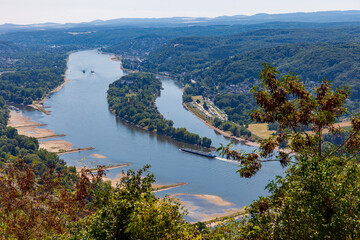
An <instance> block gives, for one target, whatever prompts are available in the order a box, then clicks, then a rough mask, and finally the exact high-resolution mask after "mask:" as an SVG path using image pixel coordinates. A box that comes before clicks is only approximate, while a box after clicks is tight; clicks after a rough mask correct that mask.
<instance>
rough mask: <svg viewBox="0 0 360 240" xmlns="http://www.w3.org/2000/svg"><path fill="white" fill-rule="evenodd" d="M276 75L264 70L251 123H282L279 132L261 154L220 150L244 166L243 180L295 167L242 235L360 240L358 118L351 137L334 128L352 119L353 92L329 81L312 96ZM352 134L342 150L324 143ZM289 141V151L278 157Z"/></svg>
mask: <svg viewBox="0 0 360 240" xmlns="http://www.w3.org/2000/svg"><path fill="white" fill-rule="evenodd" d="M277 74H278V72H277V70H276V68H275V67H273V66H271V65H267V64H263V69H262V71H261V73H260V80H261V85H260V86H259V87H257V88H254V89H253V90H252V92H253V94H254V96H255V98H256V101H257V103H258V105H259V109H258V110H256V111H254V112H253V113H252V114H251V117H252V119H253V120H256V121H257V122H263V123H264V122H265V123H278V124H279V126H278V132H277V133H276V134H275V135H273V136H271V137H269V138H268V139H265V140H263V141H261V146H260V149H259V150H258V151H255V152H253V153H242V152H238V151H234V150H232V149H231V148H230V146H226V147H222V148H220V149H219V150H221V151H222V153H223V154H224V155H226V156H227V157H228V158H233V159H236V160H238V161H239V162H240V169H239V170H238V172H239V173H240V176H242V177H251V176H253V175H254V174H256V173H257V172H258V171H259V170H260V168H261V166H262V164H263V163H265V162H267V161H279V162H280V164H281V165H282V166H288V169H287V170H286V172H285V176H284V177H277V179H276V180H275V181H273V182H272V183H270V184H269V185H268V186H267V189H268V190H269V191H270V193H271V195H270V196H268V197H261V198H260V199H259V200H258V201H256V202H254V203H253V204H252V205H251V206H250V208H249V209H248V214H249V216H248V220H247V221H246V222H245V223H244V222H242V223H239V224H238V225H237V228H238V229H237V232H239V231H240V230H239V229H241V231H244V230H247V231H245V232H246V233H247V234H244V236H247V237H249V236H250V235H249V233H251V234H252V235H251V236H252V238H257V239H259V238H266V239H269V238H270V239H272V238H275V239H284V238H286V239H357V238H359V237H360V224H359V222H360V207H359V204H358V203H359V202H360V169H359V167H358V160H359V150H360V134H359V132H360V118H359V115H356V116H353V117H352V119H351V128H350V129H349V130H346V129H341V128H340V127H336V125H335V123H336V121H337V120H339V118H340V117H341V115H342V114H343V113H345V112H346V108H345V107H344V103H345V101H346V99H347V98H348V97H349V89H348V88H339V89H335V90H332V89H331V86H330V84H329V82H328V81H326V80H324V82H323V83H322V84H321V85H320V86H319V87H318V88H316V89H315V91H314V92H313V93H310V92H308V91H306V90H305V87H304V85H303V84H302V83H301V82H300V81H299V79H298V78H297V76H296V75H292V74H289V75H285V76H282V77H281V78H280V79H277V77H276V75H277ZM307 129H311V131H307ZM345 131H348V134H347V135H346V136H348V137H347V138H346V139H345V140H344V141H343V142H342V143H341V144H338V145H334V144H332V143H330V142H326V141H325V140H324V135H325V134H333V135H337V134H340V133H342V132H345ZM286 141H288V145H287V149H286V151H278V152H276V150H277V147H279V146H280V145H281V144H283V143H284V142H286ZM234 229H235V228H234ZM234 229H233V230H234Z"/></svg>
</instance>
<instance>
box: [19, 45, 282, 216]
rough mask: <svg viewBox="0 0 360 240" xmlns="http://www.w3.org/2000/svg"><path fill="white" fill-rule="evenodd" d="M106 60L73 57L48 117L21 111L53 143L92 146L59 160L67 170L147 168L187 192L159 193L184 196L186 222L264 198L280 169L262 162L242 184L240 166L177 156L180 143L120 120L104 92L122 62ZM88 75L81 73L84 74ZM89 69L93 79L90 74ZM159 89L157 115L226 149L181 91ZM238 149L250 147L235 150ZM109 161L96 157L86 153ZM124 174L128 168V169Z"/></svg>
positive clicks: (167, 86) (166, 84)
mask: <svg viewBox="0 0 360 240" xmlns="http://www.w3.org/2000/svg"><path fill="white" fill-rule="evenodd" d="M110 57H111V55H108V54H101V53H99V52H97V51H96V50H89V51H81V52H76V53H72V54H71V55H70V57H69V60H68V70H67V72H66V78H68V79H70V80H71V81H70V82H69V83H68V84H67V85H65V87H63V88H62V89H61V90H60V91H59V92H56V93H54V94H53V95H51V98H49V99H48V101H46V102H45V105H46V106H48V107H49V110H50V111H51V115H45V114H43V113H41V112H39V111H31V110H22V112H23V115H25V116H27V117H30V118H31V119H32V120H33V121H36V122H40V123H44V124H47V126H45V128H47V129H51V130H53V131H54V132H55V133H57V134H66V136H65V137H61V138H58V139H61V140H66V141H68V142H71V143H73V144H74V147H76V148H77V147H94V148H95V149H94V150H91V151H83V152H78V153H71V154H65V155H62V156H61V158H62V159H64V160H65V161H66V162H67V163H68V165H76V166H81V165H83V164H86V165H97V164H103V165H113V164H120V163H131V164H132V165H131V166H130V167H127V168H132V169H138V168H140V167H142V166H143V165H145V164H150V165H151V171H152V172H153V173H154V174H155V176H156V179H157V182H158V183H159V184H174V183H179V182H188V183H189V184H188V185H186V186H182V187H178V188H173V189H170V190H168V191H163V192H159V193H157V194H158V195H159V196H164V195H165V194H169V195H170V194H178V193H184V194H186V195H181V196H179V198H180V199H181V200H182V201H184V202H185V203H186V206H190V207H189V216H187V217H186V219H188V220H190V221H198V220H203V219H205V218H206V217H207V216H209V215H212V214H215V213H221V212H224V211H225V210H227V209H230V208H241V207H243V206H245V205H248V204H250V203H251V202H252V201H253V200H255V199H257V198H258V196H259V195H265V194H266V193H267V192H266V191H265V190H264V187H265V186H266V184H267V183H268V182H269V180H270V179H274V177H275V176H276V175H280V174H281V173H282V169H281V167H280V166H279V164H276V163H267V164H265V165H264V167H263V169H262V170H261V172H260V173H258V174H257V175H256V176H255V177H253V178H251V179H243V178H240V177H239V174H238V173H236V170H237V169H238V167H237V164H236V163H234V162H231V161H226V160H219V159H208V158H205V157H201V156H197V155H193V154H189V153H184V152H180V151H179V147H181V146H183V145H184V144H183V143H179V142H176V141H173V140H171V139H169V138H166V137H163V136H158V135H156V134H153V133H149V132H147V131H144V130H141V129H139V128H137V127H134V126H132V125H129V124H127V123H126V122H123V121H121V120H119V119H117V118H116V117H115V116H114V115H113V114H112V113H111V112H110V111H109V109H108V104H107V100H106V91H107V89H108V85H109V84H110V83H112V82H113V81H115V80H117V79H119V78H120V77H121V76H122V75H124V73H123V72H122V70H121V69H120V62H116V61H112V60H110ZM83 70H85V73H83ZM91 71H94V73H91ZM162 83H163V90H162V91H161V95H160V97H159V98H158V99H157V100H156V104H157V106H158V109H159V111H160V112H161V113H162V114H163V115H164V116H165V117H166V118H167V119H171V120H173V121H174V126H175V127H186V128H187V129H188V130H189V131H191V132H194V133H197V134H199V135H200V136H201V137H203V136H206V137H210V138H211V139H212V142H213V143H212V145H213V146H215V147H218V146H219V145H220V143H222V144H227V143H229V140H228V139H226V138H224V137H222V136H221V135H218V134H216V133H215V132H214V130H212V129H209V128H208V127H207V126H206V125H205V124H204V123H202V122H201V121H200V120H198V119H197V118H196V117H195V116H194V115H193V114H191V113H190V112H188V111H187V110H185V109H184V108H183V107H182V92H181V89H180V87H179V86H177V85H176V83H175V82H174V81H173V80H171V79H165V78H162ZM235 147H236V148H238V149H242V150H245V151H252V150H254V148H252V147H248V146H245V145H241V144H238V145H236V146H235ZM94 153H97V154H101V155H104V156H106V157H107V158H106V159H98V158H95V157H92V156H91V155H92V154H94ZM127 168H125V169H127ZM121 170H123V169H112V170H109V172H108V177H110V178H115V177H116V175H117V174H118V173H120V172H121ZM193 194H209V195H216V196H220V197H221V198H223V199H224V200H225V201H228V202H230V203H232V205H231V206H230V204H228V206H226V204H223V205H224V206H220V205H217V204H214V203H212V202H209V201H207V200H204V199H202V198H198V197H196V196H194V195H193Z"/></svg>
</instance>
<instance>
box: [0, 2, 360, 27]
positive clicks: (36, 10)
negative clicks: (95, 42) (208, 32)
mask: <svg viewBox="0 0 360 240" xmlns="http://www.w3.org/2000/svg"><path fill="white" fill-rule="evenodd" d="M328 10H360V0H126V1H124V0H0V24H3V23H16V24H29V23H44V22H58V23H66V22H83V21H92V20H95V19H102V20H107V19H114V18H137V17H157V18H159V17H174V16H177V17H184V16H185V17H200V16H201V17H216V16H224V15H228V16H232V15H241V14H243V15H253V14H256V13H288V12H315V11H328Z"/></svg>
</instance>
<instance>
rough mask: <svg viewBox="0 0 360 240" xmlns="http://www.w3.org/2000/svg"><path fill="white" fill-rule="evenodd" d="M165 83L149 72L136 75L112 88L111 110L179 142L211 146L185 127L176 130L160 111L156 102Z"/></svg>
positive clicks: (121, 80) (207, 139) (116, 82)
mask: <svg viewBox="0 0 360 240" xmlns="http://www.w3.org/2000/svg"><path fill="white" fill-rule="evenodd" d="M160 88H161V81H160V79H158V78H156V76H155V75H153V74H149V73H133V74H129V75H126V76H123V77H122V78H121V79H119V80H117V81H115V82H114V83H112V84H110V85H109V90H108V97H107V99H108V102H109V106H110V109H111V110H112V111H113V112H114V113H115V114H116V115H117V116H119V117H120V118H122V119H125V120H127V121H129V122H131V123H133V124H136V125H138V126H140V127H142V128H144V129H147V130H149V131H155V132H157V133H158V134H161V135H166V136H169V137H172V138H174V139H176V140H179V141H183V142H188V143H191V144H197V145H201V146H204V147H210V146H211V139H209V138H206V137H203V138H200V137H199V135H197V134H194V133H190V132H189V131H187V130H186V129H185V128H175V127H173V122H172V121H171V120H166V119H165V118H164V117H163V115H161V113H160V112H159V111H158V110H157V107H156V105H155V99H156V97H157V96H158V95H159V94H160Z"/></svg>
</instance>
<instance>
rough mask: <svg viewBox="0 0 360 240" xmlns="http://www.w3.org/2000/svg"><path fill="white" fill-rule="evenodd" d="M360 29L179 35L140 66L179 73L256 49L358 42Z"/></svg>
mask: <svg viewBox="0 0 360 240" xmlns="http://www.w3.org/2000/svg"><path fill="white" fill-rule="evenodd" d="M359 32H360V28H358V27H351V28H330V29H321V28H320V29H261V30H257V31H248V32H243V33H239V34H235V35H229V36H211V37H181V38H176V39H173V40H171V41H169V42H168V43H166V44H164V45H163V46H161V47H160V48H158V49H157V50H156V51H154V52H151V53H150V54H149V56H147V57H145V58H144V59H143V61H142V63H141V69H144V70H148V71H150V70H151V71H156V72H168V73H171V74H172V75H175V76H181V74H184V73H191V72H192V71H196V70H201V69H204V68H206V67H208V66H210V65H211V64H212V63H214V62H215V61H217V60H222V59H225V58H228V57H231V56H234V55H237V54H240V53H244V52H248V51H251V50H255V49H261V48H266V47H271V46H279V45H282V44H294V43H318V42H341V41H346V42H353V41H358V40H360V37H359Z"/></svg>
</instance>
